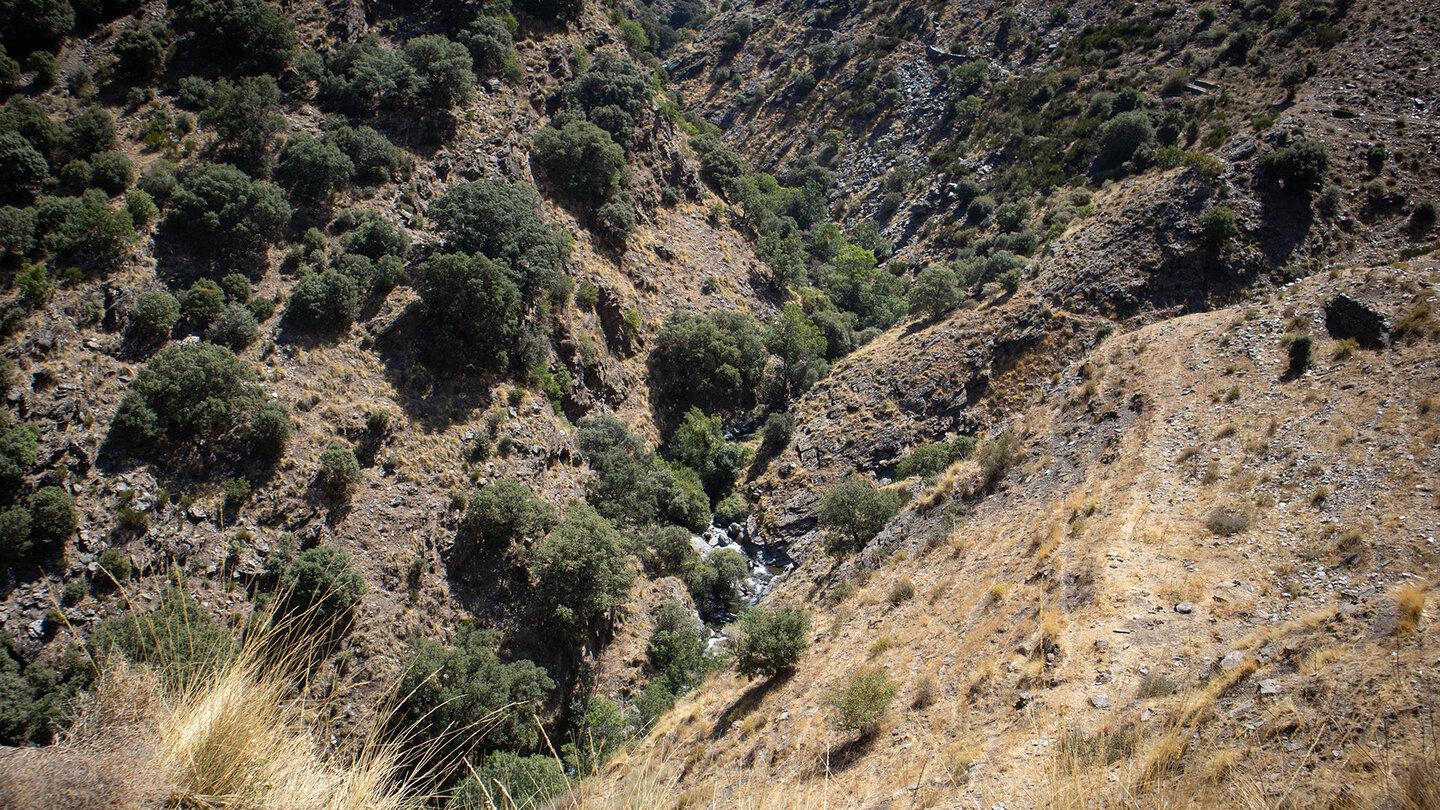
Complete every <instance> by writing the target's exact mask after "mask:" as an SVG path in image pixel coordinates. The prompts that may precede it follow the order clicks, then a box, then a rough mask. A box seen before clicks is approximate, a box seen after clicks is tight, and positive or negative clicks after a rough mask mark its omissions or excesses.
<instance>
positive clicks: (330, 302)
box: [285, 270, 360, 332]
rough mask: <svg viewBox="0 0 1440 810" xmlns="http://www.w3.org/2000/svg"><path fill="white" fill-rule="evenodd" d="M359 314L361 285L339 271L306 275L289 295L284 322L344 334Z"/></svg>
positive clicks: (304, 327) (302, 327)
mask: <svg viewBox="0 0 1440 810" xmlns="http://www.w3.org/2000/svg"><path fill="white" fill-rule="evenodd" d="M359 314H360V285H359V284H358V283H357V282H356V281H355V279H354V278H352V277H350V276H348V275H345V274H344V273H341V272H339V271H338V270H326V271H325V272H324V273H307V274H305V276H304V277H302V278H301V279H300V281H299V283H297V284H296V285H295V288H294V289H293V290H291V292H290V300H289V302H287V304H286V307H285V320H286V322H287V323H291V324H294V325H295V326H297V327H299V328H301V329H313V330H317V331H325V332H343V331H345V330H346V329H349V328H350V324H352V323H354V322H355V318H356V316H358V315H359Z"/></svg>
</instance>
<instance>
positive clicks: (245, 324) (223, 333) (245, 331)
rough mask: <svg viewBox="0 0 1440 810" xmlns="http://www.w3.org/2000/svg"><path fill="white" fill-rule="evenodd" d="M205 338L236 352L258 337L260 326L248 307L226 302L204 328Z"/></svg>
mask: <svg viewBox="0 0 1440 810" xmlns="http://www.w3.org/2000/svg"><path fill="white" fill-rule="evenodd" d="M205 339H206V340H208V341H210V342H211V343H214V344H217V345H220V346H226V347H228V348H230V349H231V350H232V351H237V352H238V351H241V350H242V349H244V348H245V347H247V346H249V345H250V344H252V343H254V342H255V341H257V340H259V339H260V326H259V324H257V323H256V322H255V314H254V313H252V312H251V311H250V309H249V307H246V306H245V305H244V304H228V305H226V307H225V309H224V310H223V311H221V313H220V315H219V317H217V318H216V319H215V321H214V322H213V323H212V324H210V328H209V329H206V330H205Z"/></svg>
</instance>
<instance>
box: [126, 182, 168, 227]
mask: <svg viewBox="0 0 1440 810" xmlns="http://www.w3.org/2000/svg"><path fill="white" fill-rule="evenodd" d="M125 211H126V212H127V213H129V214H130V222H131V223H132V224H133V225H134V227H135V228H137V229H139V228H142V227H144V226H146V225H149V224H150V223H151V222H154V221H155V217H157V216H159V215H160V207H159V206H157V205H156V204H155V198H154V197H152V196H150V192H148V191H145V190H144V189H138V188H135V189H131V190H130V193H128V194H126V195H125Z"/></svg>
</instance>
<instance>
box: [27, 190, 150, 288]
mask: <svg viewBox="0 0 1440 810" xmlns="http://www.w3.org/2000/svg"><path fill="white" fill-rule="evenodd" d="M35 224H36V235H37V237H38V238H39V240H40V243H41V244H42V245H43V246H44V247H45V249H46V250H48V251H50V252H51V253H53V254H55V256H56V258H59V259H61V260H62V261H67V262H74V263H76V264H80V265H84V266H87V267H95V268H102V269H103V268H108V267H112V266H114V265H115V264H116V263H117V262H119V261H120V259H122V258H123V257H124V256H125V255H126V254H127V253H128V252H129V250H130V246H131V245H132V244H133V242H134V240H135V223H134V220H132V219H131V218H130V213H129V212H128V211H126V210H125V209H123V208H119V207H116V206H114V205H112V204H111V203H110V200H109V199H108V198H107V197H106V196H105V194H104V193H103V192H100V191H98V190H95V189H91V190H89V191H86V192H85V193H84V194H83V195H82V196H80V197H60V198H56V197H41V198H40V199H39V200H37V201H36V205H35Z"/></svg>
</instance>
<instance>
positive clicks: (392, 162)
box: [325, 126, 411, 258]
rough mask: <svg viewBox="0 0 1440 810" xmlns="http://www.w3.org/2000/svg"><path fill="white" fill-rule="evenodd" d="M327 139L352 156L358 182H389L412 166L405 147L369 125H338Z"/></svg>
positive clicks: (351, 160)
mask: <svg viewBox="0 0 1440 810" xmlns="http://www.w3.org/2000/svg"><path fill="white" fill-rule="evenodd" d="M325 139H326V140H327V141H329V142H330V143H333V144H335V146H337V147H339V149H340V151H341V152H344V153H345V156H346V157H348V158H350V162H351V163H353V164H354V166H355V179H356V181H358V182H361V183H371V184H378V183H388V182H390V181H391V180H395V179H397V178H399V177H400V176H401V175H403V174H404V173H405V172H407V171H409V169H410V166H411V160H410V156H409V155H408V154H406V153H405V150H403V149H401V148H400V147H398V146H396V145H395V144H393V143H391V142H390V139H389V138H386V137H385V136H384V135H382V134H380V133H379V132H377V131H375V130H374V129H372V128H370V127H367V126H359V127H349V126H341V127H336V128H335V129H332V130H330V131H329V132H327V133H326V135H325ZM400 255H403V253H402V254H400ZM371 258H377V257H374V256H372V257H371Z"/></svg>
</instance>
